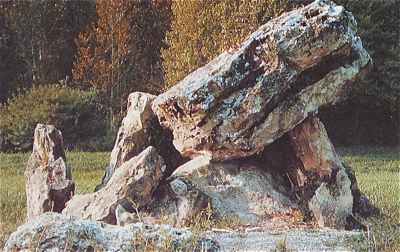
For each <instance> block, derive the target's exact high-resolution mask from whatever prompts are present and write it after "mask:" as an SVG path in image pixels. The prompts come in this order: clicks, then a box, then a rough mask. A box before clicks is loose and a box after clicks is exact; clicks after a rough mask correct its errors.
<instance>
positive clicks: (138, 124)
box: [96, 92, 181, 191]
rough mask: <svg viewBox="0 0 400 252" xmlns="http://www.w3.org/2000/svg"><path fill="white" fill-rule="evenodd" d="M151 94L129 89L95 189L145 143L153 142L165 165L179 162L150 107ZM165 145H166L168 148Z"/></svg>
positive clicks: (173, 164) (107, 179)
mask: <svg viewBox="0 0 400 252" xmlns="http://www.w3.org/2000/svg"><path fill="white" fill-rule="evenodd" d="M154 99H155V96H154V95H151V94H148V93H142V92H134V93H131V94H130V95H129V97H128V105H127V114H126V116H125V117H124V119H123V120H122V124H121V127H120V128H119V130H118V134H117V139H116V141H115V145H114V148H113V150H112V151H111V158H110V164H109V165H108V167H107V168H106V171H105V174H104V176H103V179H102V182H101V184H100V185H98V186H97V187H96V191H97V190H99V189H100V188H102V187H104V186H105V185H106V184H107V182H108V181H109V180H110V178H111V176H112V174H113V173H114V172H115V170H116V169H117V168H118V167H120V166H121V165H122V164H123V163H124V162H126V161H128V160H129V159H131V158H132V157H134V156H136V155H137V154H139V153H140V152H141V151H143V150H144V149H145V148H146V147H147V146H154V147H156V148H157V149H158V150H159V151H160V154H161V155H162V156H163V158H164V160H165V161H166V164H167V166H175V167H176V165H178V164H179V162H180V159H181V158H180V156H179V153H177V151H176V150H175V149H174V148H173V146H172V140H171V139H170V137H169V136H168V133H167V132H164V131H163V130H162V128H161V126H160V125H159V123H158V121H157V117H156V116H155V114H154V113H153V111H152V109H151V104H152V102H153V100H154ZM165 145H169V147H168V148H163V147H166V146H165Z"/></svg>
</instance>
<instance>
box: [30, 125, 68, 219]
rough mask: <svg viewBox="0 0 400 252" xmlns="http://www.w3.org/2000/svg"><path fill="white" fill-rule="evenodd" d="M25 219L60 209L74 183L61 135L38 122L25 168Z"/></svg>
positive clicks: (49, 126)
mask: <svg viewBox="0 0 400 252" xmlns="http://www.w3.org/2000/svg"><path fill="white" fill-rule="evenodd" d="M25 177H26V197H27V218H28V220H29V219H32V218H34V217H36V216H38V215H40V214H42V213H44V212H48V211H54V212H61V211H62V210H63V209H64V207H65V203H66V202H67V201H68V200H69V199H70V198H71V197H72V196H73V194H74V190H75V184H74V182H73V181H72V175H71V169H70V168H69V167H68V166H67V165H66V158H65V153H64V145H63V137H62V134H61V132H60V131H59V130H57V129H56V128H55V127H54V126H53V125H43V124H38V125H37V126H36V128H35V133H34V143H33V151H32V154H31V156H30V158H29V161H28V164H27V167H26V170H25Z"/></svg>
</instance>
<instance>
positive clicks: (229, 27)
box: [0, 0, 400, 143]
mask: <svg viewBox="0 0 400 252" xmlns="http://www.w3.org/2000/svg"><path fill="white" fill-rule="evenodd" d="M309 2H310V0H188V1H186V0H185V1H183V0H182V1H181V0H97V1H95V0H81V1H79V0H3V1H1V2H0V35H1V37H0V58H1V60H0V104H3V105H2V107H3V110H4V108H5V107H7V105H8V104H9V103H10V99H11V100H12V97H15V96H16V95H18V94H21V93H24V92H29V90H30V89H31V88H32V87H35V86H49V85H55V84H60V83H62V84H63V85H65V86H68V87H69V88H75V89H79V90H82V91H88V90H95V92H96V95H97V96H98V97H99V99H97V102H98V103H99V106H101V107H102V108H104V109H105V110H106V114H107V117H108V121H109V125H110V127H115V126H116V125H118V124H119V121H120V120H121V117H122V115H123V114H124V110H125V106H126V97H127V95H128V94H129V93H130V92H133V91H144V92H150V93H154V94H158V93H161V92H162V91H164V90H165V89H167V88H169V87H171V86H172V85H174V84H176V83H177V82H178V81H179V80H181V79H182V78H183V77H185V76H186V75H187V74H189V73H190V72H191V71H193V70H195V69H196V68H198V67H200V66H202V65H204V64H206V63H207V62H208V61H209V60H211V59H212V58H214V57H215V56H217V55H218V54H220V53H221V52H223V51H224V50H227V49H229V48H230V47H232V46H234V45H235V44H238V43H240V41H242V40H243V39H244V38H245V37H246V36H247V35H248V34H250V33H251V32H253V31H254V30H256V29H257V28H258V27H259V26H260V25H261V24H263V23H265V22H267V21H268V20H270V19H272V18H274V17H276V16H278V15H280V14H282V13H283V12H285V11H289V10H292V9H293V8H296V7H298V6H301V5H305V4H307V3H309ZM336 2H337V3H338V4H342V5H344V6H345V7H346V8H347V9H349V10H350V11H352V12H353V14H354V15H355V16H356V19H357V22H358V24H359V32H360V34H361V37H362V39H363V42H364V44H365V46H366V47H367V49H368V51H369V52H370V53H371V55H372V57H373V59H374V62H375V64H374V67H373V69H372V71H371V73H370V74H369V75H368V76H367V78H366V79H365V80H362V81H360V82H359V83H357V85H356V88H355V89H354V91H353V93H352V95H353V98H352V99H350V100H349V102H348V103H346V104H344V105H342V106H341V107H337V108H335V109H333V110H328V111H323V112H322V115H321V116H322V118H324V120H325V121H326V122H327V124H328V130H329V128H332V132H333V134H335V132H340V130H337V129H335V130H333V128H337V127H338V125H339V124H340V125H342V126H343V127H340V128H345V129H348V130H347V131H343V134H344V135H346V134H353V135H354V133H356V135H357V134H358V136H356V137H355V138H356V140H355V141H356V142H360V141H361V140H362V139H363V136H362V135H360V134H361V133H360V132H362V130H361V131H360V129H364V131H366V132H364V133H363V134H365V135H367V136H368V135H371V132H370V131H374V132H375V131H376V132H378V133H377V134H378V135H376V136H375V137H374V139H370V140H371V141H370V142H371V143H375V142H376V143H377V141H378V140H376V139H380V140H379V141H381V140H382V139H383V140H382V141H383V142H392V143H395V142H396V141H397V142H398V138H396V137H390V135H393V134H394V135H397V137H400V133H399V132H400V128H399V127H400V126H399V125H400V123H399V120H400V119H399V118H400V108H399V107H400V105H399V104H400V98H399V97H400V84H399V83H400V81H399V80H400V60H399V57H400V56H399V55H400V49H399V27H400V25H399V20H400V17H399V12H398V10H399V9H400V1H399V0H387V1H375V0H367V1H365V0H337V1H336ZM369 113H371V114H374V115H375V114H376V115H375V117H376V116H378V120H375V121H373V120H370V119H369V118H368V117H369ZM338 118H339V119H340V120H337V119H338ZM375 119H376V118H375ZM339 121H340V123H339ZM376 121H378V122H376ZM380 122H382V123H380ZM338 123H339V124H338ZM382 125H383V126H384V130H382ZM0 126H1V125H0ZM0 128H1V127H0ZM0 131H1V129H0ZM349 132H350V133H349ZM351 132H353V133H351ZM343 134H342V133H341V134H337V136H335V138H337V139H338V142H344V143H345V141H342V140H346V139H347V137H341V135H343ZM372 135H373V134H372ZM341 138H343V139H341ZM357 138H359V139H358V140H357ZM393 139H395V140H393ZM396 139H397V140H396ZM360 143H361V142H360Z"/></svg>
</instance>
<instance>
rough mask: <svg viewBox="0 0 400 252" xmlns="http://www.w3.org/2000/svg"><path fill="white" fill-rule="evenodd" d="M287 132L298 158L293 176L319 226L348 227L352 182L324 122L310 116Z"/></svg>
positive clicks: (351, 203) (351, 209) (351, 202)
mask: <svg viewBox="0 0 400 252" xmlns="http://www.w3.org/2000/svg"><path fill="white" fill-rule="evenodd" d="M288 136H289V137H288V138H289V142H290V144H291V146H292V147H293V149H294V153H295V156H296V158H297V160H298V162H297V164H298V166H297V167H296V169H293V172H292V173H291V175H292V180H293V181H295V183H296V186H297V187H298V188H300V191H301V193H302V198H303V200H304V201H306V202H308V207H309V209H310V210H311V212H312V214H313V216H314V217H315V218H316V220H317V222H318V224H319V226H321V227H332V228H342V229H343V228H345V227H346V224H347V218H348V217H349V216H351V214H352V211H353V192H352V182H351V180H350V178H349V176H348V174H347V172H346V169H345V167H344V166H343V164H342V161H341V160H340V157H339V155H338V154H337V153H336V151H335V149H334V147H333V145H332V143H331V142H330V140H329V138H328V134H327V132H326V130H325V127H324V125H323V124H322V122H321V121H320V120H319V119H318V118H317V117H310V118H308V119H306V120H305V121H304V122H303V123H301V124H300V125H298V126H297V127H296V128H294V129H293V130H292V131H291V132H289V133H288ZM293 175H294V176H293Z"/></svg>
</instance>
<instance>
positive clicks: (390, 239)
mask: <svg viewBox="0 0 400 252" xmlns="http://www.w3.org/2000/svg"><path fill="white" fill-rule="evenodd" d="M339 152H340V153H341V154H342V156H343V157H344V160H345V161H346V163H347V164H349V165H350V166H351V167H352V168H353V169H354V171H355V174H356V176H357V179H358V183H359V186H360V188H361V190H362V191H363V192H364V193H365V194H366V195H367V196H368V197H369V198H370V200H371V201H372V202H373V203H374V204H375V205H376V206H377V207H378V208H380V209H381V210H382V212H383V214H384V216H385V217H379V218H373V219H370V220H369V222H371V223H372V224H373V225H372V228H373V230H372V231H373V232H371V237H370V240H371V241H372V242H371V246H372V247H376V249H377V250H378V251H381V250H384V249H386V250H387V251H395V250H397V251H400V241H399V237H400V232H399V229H400V153H399V151H398V150H395V149H391V148H380V147H352V148H340V149H339ZM29 155H30V153H18V154H4V153H0V248H2V247H3V246H4V243H5V241H6V240H7V237H8V236H9V234H10V233H11V232H13V231H15V229H16V228H17V226H19V225H21V224H22V223H23V222H24V218H25V214H26V203H25V179H24V174H23V173H24V169H25V163H26V161H27V160H28V157H29ZM67 159H68V164H69V165H71V167H72V168H73V177H74V180H75V183H76V186H77V193H84V192H91V191H93V189H94V187H95V185H96V184H98V183H99V182H100V179H101V176H102V174H103V170H104V167H105V166H106V165H107V163H108V159H109V153H105V152H101V153H100V152H99V153H83V152H69V153H67Z"/></svg>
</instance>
